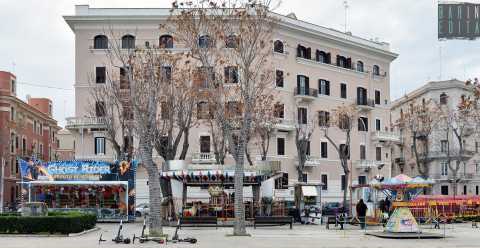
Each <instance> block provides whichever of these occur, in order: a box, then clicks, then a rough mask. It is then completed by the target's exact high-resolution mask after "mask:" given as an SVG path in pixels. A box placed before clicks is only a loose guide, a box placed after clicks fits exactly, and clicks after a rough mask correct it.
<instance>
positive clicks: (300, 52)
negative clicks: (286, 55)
mask: <svg viewBox="0 0 480 248" xmlns="http://www.w3.org/2000/svg"><path fill="white" fill-rule="evenodd" d="M311 53H312V49H311V48H306V47H304V46H302V45H298V46H297V57H300V58H304V59H311V57H312V56H311V55H312V54H311Z"/></svg>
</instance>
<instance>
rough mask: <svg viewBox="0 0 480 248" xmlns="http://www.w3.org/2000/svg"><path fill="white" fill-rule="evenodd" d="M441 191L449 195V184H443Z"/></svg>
mask: <svg viewBox="0 0 480 248" xmlns="http://www.w3.org/2000/svg"><path fill="white" fill-rule="evenodd" d="M440 191H441V194H442V195H448V185H442V187H441V188H440Z"/></svg>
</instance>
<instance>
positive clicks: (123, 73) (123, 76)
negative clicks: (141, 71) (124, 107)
mask: <svg viewBox="0 0 480 248" xmlns="http://www.w3.org/2000/svg"><path fill="white" fill-rule="evenodd" d="M127 70H128V68H120V89H130V83H129V81H128V76H127Z"/></svg>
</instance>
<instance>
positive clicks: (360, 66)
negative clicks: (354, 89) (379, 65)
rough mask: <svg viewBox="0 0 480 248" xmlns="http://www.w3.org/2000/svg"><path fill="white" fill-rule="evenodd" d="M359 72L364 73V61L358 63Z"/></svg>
mask: <svg viewBox="0 0 480 248" xmlns="http://www.w3.org/2000/svg"><path fill="white" fill-rule="evenodd" d="M357 71H359V72H363V62H362V61H360V60H359V61H357Z"/></svg>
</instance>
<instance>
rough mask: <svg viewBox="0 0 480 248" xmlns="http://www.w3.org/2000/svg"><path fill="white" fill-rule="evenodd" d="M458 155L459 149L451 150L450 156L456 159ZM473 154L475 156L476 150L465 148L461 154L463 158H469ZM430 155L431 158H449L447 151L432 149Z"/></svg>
mask: <svg viewBox="0 0 480 248" xmlns="http://www.w3.org/2000/svg"><path fill="white" fill-rule="evenodd" d="M457 156H458V151H450V158H452V159H454V160H455V159H456V158H457ZM473 156H475V152H474V151H469V150H465V151H463V152H462V154H461V158H462V160H469V159H470V158H472V157H473ZM428 157H429V158H431V159H437V158H447V152H444V151H430V152H429V154H428Z"/></svg>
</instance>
